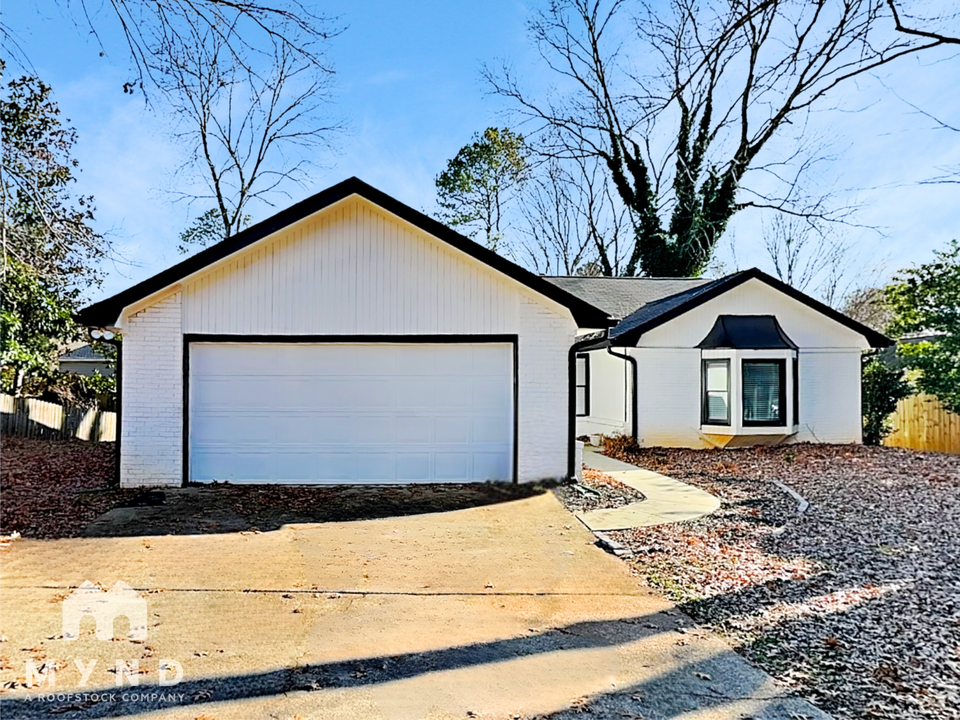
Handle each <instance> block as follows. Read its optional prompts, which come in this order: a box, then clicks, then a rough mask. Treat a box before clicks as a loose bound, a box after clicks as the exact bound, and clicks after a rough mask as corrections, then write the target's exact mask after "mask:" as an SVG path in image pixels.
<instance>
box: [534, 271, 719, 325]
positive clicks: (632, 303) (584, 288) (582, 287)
mask: <svg viewBox="0 0 960 720" xmlns="http://www.w3.org/2000/svg"><path fill="white" fill-rule="evenodd" d="M544 279H545V280H549V281H550V282H552V283H553V284H554V285H557V286H558V287H561V288H563V289H564V290H566V291H567V292H570V293H573V294H574V295H576V296H577V297H579V298H582V299H583V300H586V301H587V302H588V303H590V304H591V305H593V306H595V307H598V308H600V309H601V310H603V311H604V312H606V313H608V314H609V315H610V317H612V318H614V319H616V320H620V319H622V318H625V317H626V316H627V315H629V314H630V313H632V312H633V311H634V310H636V309H637V308H638V307H640V306H641V305H646V304H647V303H651V302H654V301H656V300H662V299H663V298H665V297H670V296H672V295H677V294H678V293H682V292H684V291H685V290H690V289H691V288H694V287H698V286H700V285H704V284H706V283H708V282H710V280H708V279H705V278H637V277H581V276H574V275H564V276H559V277H550V276H544Z"/></svg>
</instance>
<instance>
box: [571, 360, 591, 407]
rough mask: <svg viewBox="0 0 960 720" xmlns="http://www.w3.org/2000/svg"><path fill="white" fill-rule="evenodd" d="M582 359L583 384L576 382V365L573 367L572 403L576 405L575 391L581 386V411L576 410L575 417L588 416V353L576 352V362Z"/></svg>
mask: <svg viewBox="0 0 960 720" xmlns="http://www.w3.org/2000/svg"><path fill="white" fill-rule="evenodd" d="M581 360H583V384H582V385H581V384H580V383H578V382H577V367H576V364H574V368H573V372H574V375H573V393H574V394H573V404H574V408H576V405H577V391H578V390H579V389H580V388H583V412H582V413H581V412H577V413H576V416H577V417H588V416H589V415H590V353H577V360H576V362H580V361H581Z"/></svg>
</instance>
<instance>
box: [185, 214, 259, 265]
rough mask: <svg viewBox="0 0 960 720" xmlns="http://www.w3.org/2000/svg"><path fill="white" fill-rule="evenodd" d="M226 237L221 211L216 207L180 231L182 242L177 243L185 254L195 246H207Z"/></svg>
mask: <svg viewBox="0 0 960 720" xmlns="http://www.w3.org/2000/svg"><path fill="white" fill-rule="evenodd" d="M244 224H246V223H244ZM225 237H226V235H225V234H224V231H223V220H222V218H221V216H220V213H219V212H218V211H217V210H215V209H210V210H207V211H206V212H205V213H203V214H202V215H200V216H199V217H197V218H196V219H195V220H194V221H193V224H192V225H190V227H188V228H187V229H186V230H184V231H183V232H181V233H180V244H179V245H177V252H179V253H180V254H181V255H183V254H185V253H188V252H191V251H192V250H194V249H195V248H198V247H200V248H205V247H207V246H208V245H213V244H214V243H218V242H220V241H221V240H223V239H224V238H225Z"/></svg>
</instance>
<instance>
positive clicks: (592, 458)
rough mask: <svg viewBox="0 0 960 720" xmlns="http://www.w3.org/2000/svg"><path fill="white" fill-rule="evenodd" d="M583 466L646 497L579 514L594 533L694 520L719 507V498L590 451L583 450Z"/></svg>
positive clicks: (658, 474)
mask: <svg viewBox="0 0 960 720" xmlns="http://www.w3.org/2000/svg"><path fill="white" fill-rule="evenodd" d="M583 463H584V465H586V466H587V467H588V468H591V469H593V470H598V471H600V472H602V473H604V474H606V475H609V476H610V477H612V478H614V479H615V480H619V481H620V482H622V483H623V484H624V485H629V486H630V487H632V488H633V489H634V490H638V491H640V492H642V493H643V495H644V497H646V500H644V501H643V502H637V503H633V504H631V505H624V506H623V507H619V508H611V509H609V510H593V511H592V512H586V513H578V514H577V517H578V518H579V519H580V521H581V522H582V523H583V524H584V525H586V526H587V527H588V528H590V529H591V530H593V531H604V530H627V529H629V528H633V527H647V526H650V525H663V524H665V523H675V522H683V521H685V520H695V519H696V518H698V517H703V516H704V515H709V514H710V513H712V512H714V511H715V510H716V509H717V508H718V507H720V501H719V500H718V499H717V498H715V497H714V496H713V495H711V494H710V493H708V492H704V491H703V490H700V489H699V488H695V487H693V486H692V485H687V484H686V483H683V482H680V481H679V480H674V479H673V478H669V477H667V476H666V475H661V474H660V473H655V472H653V471H652V470H644V469H642V468H638V467H637V466H636V465H630V464H628V463H625V462H621V461H620V460H615V459H613V458H611V457H607V456H606V455H601V454H600V453H598V452H594V451H592V450H589V449H584V453H583Z"/></svg>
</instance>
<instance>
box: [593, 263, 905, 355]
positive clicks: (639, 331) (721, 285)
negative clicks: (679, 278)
mask: <svg viewBox="0 0 960 720" xmlns="http://www.w3.org/2000/svg"><path fill="white" fill-rule="evenodd" d="M747 280H760V281H761V282H764V283H766V284H767V285H769V286H770V287H772V288H773V289H774V290H779V291H780V292H782V293H783V294H784V295H787V296H789V297H791V298H793V299H794V300H796V301H797V302H800V303H803V304H804V305H806V306H807V307H809V308H811V309H813V310H816V311H817V312H819V313H822V314H823V315H826V316H827V317H828V318H830V319H831V320H834V321H836V322H838V323H840V324H841V325H843V326H845V327H848V328H850V329H851V330H853V331H854V332H857V333H860V334H861V335H863V337H864V338H865V339H866V340H867V342H868V343H869V344H870V347H875V348H882V347H890V346H891V345H893V344H894V343H893V340H891V339H890V338H888V337H887V336H886V335H884V334H883V333H879V332H877V331H876V330H874V329H873V328H871V327H867V326H866V325H864V324H863V323H860V322H857V321H856V320H854V319H853V318H851V317H847V316H846V315H844V314H843V313H841V312H839V311H837V310H834V309H833V308H832V307H830V306H829V305H825V304H823V303H822V302H820V301H819V300H815V299H814V298H812V297H810V296H809V295H806V294H805V293H802V292H800V291H799V290H797V289H796V288H794V287H791V286H790V285H787V284H786V283H785V282H782V281H780V280H777V279H776V278H775V277H771V276H770V275H767V274H766V273H765V272H763V271H762V270H760V269H759V268H750V269H749V270H742V271H741V272H738V273H734V274H732V275H728V276H727V277H725V278H721V279H720V280H718V281H716V283H715V284H714V285H713V286H712V287H710V288H708V289H706V290H704V291H703V292H701V293H700V294H698V295H696V296H694V297H692V298H690V299H689V300H688V301H686V302H684V303H681V304H680V305H677V306H676V307H674V308H671V309H670V310H665V311H664V312H663V313H662V314H661V315H657V316H656V317H653V318H650V319H649V320H647V321H646V322H644V323H641V324H640V325H637V326H636V327H634V328H631V329H630V330H627V331H626V332H625V333H623V334H622V335H612V344H614V345H620V346H626V347H629V346H633V345H636V344H637V341H638V340H639V339H640V336H641V335H643V334H644V333H645V332H648V331H649V330H652V329H653V328H655V327H659V326H660V325H663V324H664V323H666V322H669V321H670V320H673V319H674V318H676V317H679V316H680V315H683V314H684V313H687V312H689V311H690V310H693V309H694V308H696V307H699V306H700V305H703V304H704V303H705V302H707V301H709V300H713V299H714V298H715V297H717V296H719V295H722V294H723V293H725V292H727V291H729V290H732V289H734V288H735V287H737V286H738V285H742V284H743V283H745V282H746V281H747ZM687 292H689V291H687ZM666 299H668V298H663V300H666ZM657 302H660V301H657ZM627 317H629V316H627ZM614 330H616V328H614Z"/></svg>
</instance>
